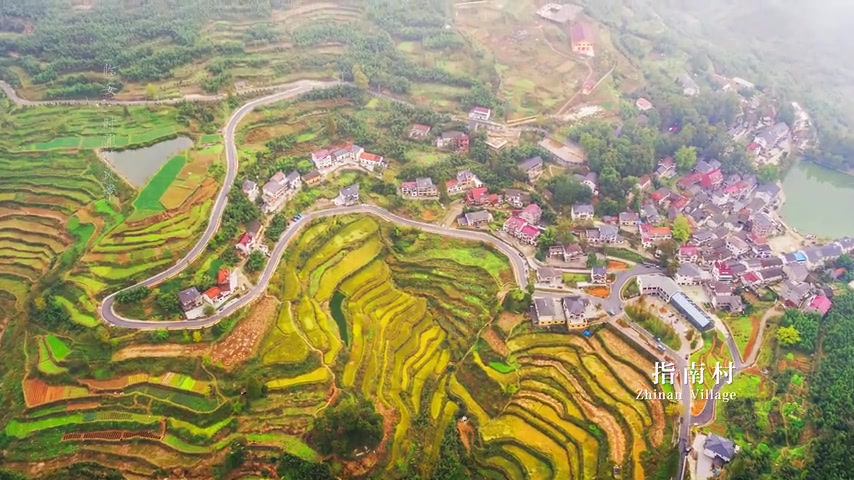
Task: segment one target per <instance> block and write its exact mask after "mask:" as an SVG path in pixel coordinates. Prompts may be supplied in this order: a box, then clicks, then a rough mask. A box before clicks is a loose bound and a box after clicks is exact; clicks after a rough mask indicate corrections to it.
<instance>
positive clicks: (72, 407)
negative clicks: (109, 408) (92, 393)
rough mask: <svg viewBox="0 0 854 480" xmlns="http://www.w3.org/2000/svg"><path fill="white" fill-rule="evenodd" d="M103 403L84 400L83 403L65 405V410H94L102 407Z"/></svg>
mask: <svg viewBox="0 0 854 480" xmlns="http://www.w3.org/2000/svg"><path fill="white" fill-rule="evenodd" d="M100 406H101V404H100V403H98V402H82V403H69V404H68V405H66V406H65V410H67V411H72V410H92V409H95V408H98V407H100Z"/></svg>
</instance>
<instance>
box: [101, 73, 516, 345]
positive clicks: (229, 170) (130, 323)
mask: <svg viewBox="0 0 854 480" xmlns="http://www.w3.org/2000/svg"><path fill="white" fill-rule="evenodd" d="M339 84H340V82H321V81H308V80H304V81H299V82H295V83H293V84H290V85H289V86H290V87H291V88H289V89H287V90H285V91H283V92H279V93H275V94H273V95H269V96H267V97H263V98H259V99H256V100H252V101H250V102H248V103H246V104H245V105H243V106H242V107H240V108H239V109H238V110H237V111H235V112H234V114H232V116H231V118H229V120H228V122H227V123H226V126H225V128H224V129H223V138H224V142H225V151H226V174H225V180H224V182H223V186H222V188H221V189H220V191H219V193H218V194H217V197H216V200H215V202H214V206H213V209H212V211H211V216H210V220H209V222H208V225H207V228H206V229H205V231H204V233H203V234H202V237H201V238H200V239H199V241H198V242H197V243H196V244H195V245H194V246H193V248H192V249H191V250H190V251H189V252H187V254H186V255H185V256H184V258H182V259H181V260H179V261H178V262H177V263H176V264H175V265H173V266H172V267H170V268H168V269H167V270H165V271H163V272H161V273H158V274H157V275H154V276H152V277H150V278H148V279H146V280H143V281H142V282H139V283H137V284H136V285H133V286H131V287H128V288H134V287H136V286H146V287H153V286H156V285H158V284H160V283H162V282H163V281H165V280H167V279H169V278H171V277H174V276H175V275H178V274H179V273H181V272H182V271H184V269H186V268H187V267H188V266H189V265H190V263H192V262H193V260H195V259H196V257H198V256H199V255H201V253H202V252H203V251H204V250H205V248H207V245H208V243H209V242H210V240H211V239H212V238H213V236H214V235H215V234H216V231H217V230H218V229H219V224H220V220H221V219H222V214H223V212H224V211H225V205H226V202H227V200H228V193H229V192H230V191H231V187H232V186H233V185H234V181H235V179H236V178H237V170H238V157H237V145H236V143H235V132H236V130H237V126H238V125H239V124H240V122H241V121H242V120H243V119H244V118H245V117H246V115H248V114H249V112H251V111H252V110H253V109H254V108H255V107H257V106H260V105H265V104H269V103H274V102H278V101H281V100H285V99H287V98H291V97H294V96H297V95H300V94H302V93H305V92H308V91H310V90H313V89H316V88H328V87H332V86H335V85H339ZM346 213H370V214H373V215H376V216H378V217H380V218H383V219H385V220H388V221H391V222H395V223H397V224H400V225H405V226H409V227H413V228H418V229H421V230H424V231H427V232H430V233H436V234H441V235H447V236H451V237H454V238H458V239H463V240H472V241H481V242H484V243H488V244H490V245H492V246H493V247H495V248H496V249H498V250H499V251H501V252H502V253H503V254H505V255H506V256H507V257H508V258H509V259H510V263H511V265H512V267H513V272H514V275H515V277H516V283H517V284H518V285H519V286H520V287H521V288H524V287H525V286H527V283H528V281H527V267H526V265H525V259H524V257H522V256H521V254H520V253H519V251H518V250H516V249H514V248H513V247H511V246H510V245H508V244H506V243H504V242H503V241H501V240H499V239H497V238H495V237H493V236H491V235H488V234H485V233H482V232H473V231H466V230H455V229H448V228H444V227H439V226H436V225H432V224H428V223H422V222H417V221H415V220H410V219H407V218H403V217H399V216H397V215H394V214H392V213H390V212H388V211H386V210H383V209H382V208H379V207H375V206H369V205H356V206H351V207H339V208H333V209H329V210H322V211H317V212H311V213H308V214H306V215H305V216H304V217H303V218H302V219H301V220H300V221H299V222H296V224H295V225H293V226H291V227H290V228H289V229H288V230H287V231H285V233H284V234H283V235H282V237H281V238H280V239H279V241H278V242H277V243H276V246H275V247H274V249H273V251H272V252H271V259H270V261H269V262H268V263H267V266H266V268H265V269H264V271H263V272H262V275H261V278H260V279H259V281H258V283H257V285H255V286H254V287H253V288H252V289H250V291H249V292H247V293H246V294H245V295H243V296H242V297H240V298H239V299H238V300H237V301H235V302H232V303H229V304H228V305H227V306H226V307H225V308H223V309H222V310H221V311H219V312H217V313H215V314H214V315H212V316H210V317H207V318H201V319H196V320H178V321H157V320H139V319H130V318H124V317H122V316H120V315H118V314H116V313H115V311H114V310H113V306H114V303H115V299H116V295H117V294H118V293H119V292H114V293H112V294H110V295H108V296H107V297H106V298H104V300H103V301H102V302H101V304H100V305H99V306H98V313H99V314H100V316H101V318H103V319H104V321H106V322H107V323H109V324H112V325H115V326H119V327H125V328H134V329H158V328H167V329H192V328H203V327H207V326H211V325H213V324H215V323H217V322H219V321H220V320H222V319H223V318H226V317H228V316H229V315H231V314H232V313H234V312H235V311H237V310H238V309H240V308H241V307H243V306H245V305H247V304H248V303H250V302H251V301H252V300H254V299H255V298H256V297H258V296H259V295H260V294H262V293H263V292H264V290H266V288H267V283H268V282H269V281H270V278H271V277H272V275H273V273H274V272H275V270H276V268H277V267H278V264H279V261H280V260H281V256H282V254H283V253H284V249H285V247H286V246H287V245H288V244H289V243H290V241H291V240H292V239H293V238H294V237H295V235H296V233H297V232H298V231H299V229H300V228H301V227H302V226H303V225H305V224H306V223H307V222H309V221H311V220H313V219H316V218H322V217H326V216H331V215H340V214H346ZM124 290H127V288H126V289H124Z"/></svg>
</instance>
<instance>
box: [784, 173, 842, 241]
mask: <svg viewBox="0 0 854 480" xmlns="http://www.w3.org/2000/svg"><path fill="white" fill-rule="evenodd" d="M783 192H784V194H785V196H786V203H784V204H783V207H782V208H781V209H780V214H781V215H782V217H783V218H784V219H785V220H786V223H788V224H789V226H790V227H793V228H795V229H797V230H798V232H799V233H801V234H804V235H805V234H813V235H817V236H819V237H829V238H839V237H843V236H846V235H848V236H854V176H850V175H845V174H843V173H839V172H835V171H833V170H830V169H827V168H824V167H821V166H819V165H816V164H814V163H810V162H798V164H797V165H795V166H794V167H792V168H791V169H790V170H789V172H788V173H787V174H786V178H784V179H783Z"/></svg>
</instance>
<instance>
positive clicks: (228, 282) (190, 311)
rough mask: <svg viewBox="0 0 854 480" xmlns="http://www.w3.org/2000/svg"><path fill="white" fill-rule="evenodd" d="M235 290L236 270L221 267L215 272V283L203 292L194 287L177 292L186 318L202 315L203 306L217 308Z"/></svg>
mask: <svg viewBox="0 0 854 480" xmlns="http://www.w3.org/2000/svg"><path fill="white" fill-rule="evenodd" d="M235 292H237V271H236V270H232V271H229V270H228V269H225V268H223V269H220V270H219V271H218V272H217V276H216V284H215V285H213V286H212V287H210V288H209V289H207V290H205V292H204V293H201V292H199V289H198V288H196V287H191V288H188V289H185V290H181V291H180V292H178V300H179V302H180V303H181V310H183V311H184V315H186V317H187V318H188V319H193V318H199V317H202V316H204V313H203V311H204V308H205V306H211V307H213V308H219V307H220V306H222V305H223V304H224V303H225V302H226V301H227V300H228V299H229V298H231V296H232V295H233V294H234V293H235Z"/></svg>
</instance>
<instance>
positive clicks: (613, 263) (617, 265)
mask: <svg viewBox="0 0 854 480" xmlns="http://www.w3.org/2000/svg"><path fill="white" fill-rule="evenodd" d="M628 269H629V266H628V265H627V264H625V263H623V262H620V261H617V260H608V270H628Z"/></svg>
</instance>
